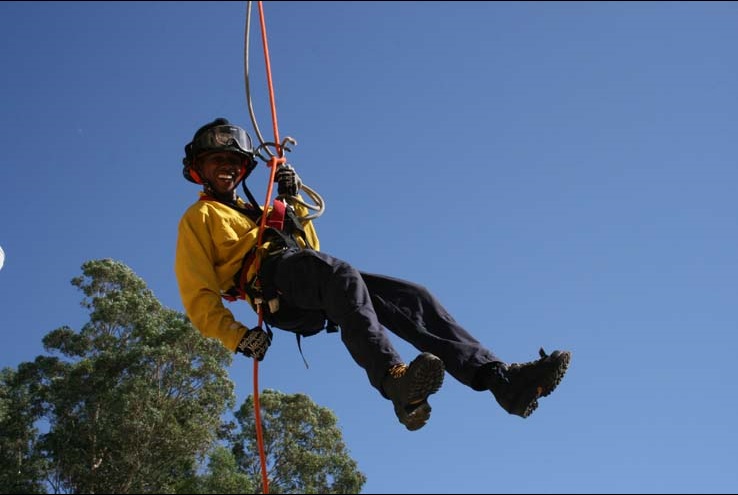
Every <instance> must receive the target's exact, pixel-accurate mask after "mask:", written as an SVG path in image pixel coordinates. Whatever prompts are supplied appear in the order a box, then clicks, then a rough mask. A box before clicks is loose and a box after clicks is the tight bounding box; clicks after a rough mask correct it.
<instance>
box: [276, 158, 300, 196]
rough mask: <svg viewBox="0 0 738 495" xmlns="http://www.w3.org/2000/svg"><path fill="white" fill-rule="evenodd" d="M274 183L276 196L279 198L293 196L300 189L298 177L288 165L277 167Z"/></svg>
mask: <svg viewBox="0 0 738 495" xmlns="http://www.w3.org/2000/svg"><path fill="white" fill-rule="evenodd" d="M274 182H276V183H277V194H279V195H280V196H284V195H286V196H295V195H296V194H297V193H298V191H299V190H300V188H301V187H302V181H301V180H300V176H299V175H297V172H295V169H294V168H292V165H290V164H289V163H283V164H281V165H280V166H279V167H277V171H276V172H275V173H274Z"/></svg>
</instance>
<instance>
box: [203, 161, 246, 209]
mask: <svg viewBox="0 0 738 495" xmlns="http://www.w3.org/2000/svg"><path fill="white" fill-rule="evenodd" d="M197 169H198V172H199V174H200V177H201V178H202V181H203V183H204V184H205V188H206V192H208V193H209V194H212V195H214V196H215V197H217V198H219V199H225V200H228V201H232V200H234V199H236V187H237V186H238V182H239V181H240V179H241V176H242V174H243V172H244V171H245V170H246V169H245V161H244V157H243V156H241V155H239V154H238V153H234V152H232V151H216V152H214V153H208V154H205V155H202V156H199V157H198V158H197Z"/></svg>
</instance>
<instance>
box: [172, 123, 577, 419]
mask: <svg viewBox="0 0 738 495" xmlns="http://www.w3.org/2000/svg"><path fill="white" fill-rule="evenodd" d="M183 164H184V168H183V174H184V176H185V178H186V179H187V180H189V181H191V182H194V183H196V184H201V185H202V186H203V191H202V192H200V197H199V201H197V202H195V203H194V204H193V205H191V206H190V207H189V208H188V209H187V210H186V211H185V213H184V214H183V216H182V218H181V220H180V222H179V227H178V238H177V247H176V258H175V274H176V277H177V280H178V284H179V289H180V295H181V298H182V302H183V305H184V308H185V312H186V314H187V316H188V317H189V318H190V320H191V321H192V323H193V324H194V326H195V327H196V328H197V329H198V330H199V331H200V332H201V333H202V334H203V335H205V336H207V337H213V338H216V339H218V340H220V342H221V343H222V344H223V345H224V346H226V347H227V348H228V349H230V350H232V351H234V352H236V353H242V354H244V355H245V356H247V357H252V358H255V359H258V360H262V359H263V358H264V356H265V354H266V351H267V349H268V347H269V345H270V343H271V339H272V332H271V329H270V325H271V326H273V327H276V328H279V329H282V330H286V331H289V332H294V333H296V334H297V335H298V336H308V335H314V334H315V333H318V332H320V331H321V330H323V329H329V330H330V329H336V327H337V328H338V329H340V335H341V339H342V341H343V343H344V345H345V346H346V348H347V349H348V351H349V353H350V354H351V356H352V358H353V359H354V360H355V361H356V363H357V364H358V365H359V366H360V367H362V368H363V369H364V370H365V371H366V374H367V376H368V378H369V382H370V384H371V385H372V386H373V387H374V388H376V389H377V390H378V391H379V393H380V394H381V395H382V396H383V397H384V398H386V399H388V400H390V401H391V402H392V403H393V406H394V410H395V413H396V415H397V417H398V419H399V420H400V423H402V424H403V425H404V426H405V427H406V428H407V429H408V430H417V429H419V428H421V427H423V426H424V425H425V424H426V422H427V421H428V419H429V418H430V412H431V407H430V405H429V403H428V398H429V396H430V395H432V394H434V393H435V392H437V391H438V390H439V389H440V388H441V385H442V383H443V379H444V375H445V372H446V371H448V373H449V374H450V375H451V376H453V377H454V378H455V379H456V380H458V381H459V382H461V383H462V384H464V385H466V386H468V387H470V388H471V389H473V390H476V391H484V390H487V391H491V392H492V394H493V396H494V397H495V399H496V400H497V402H498V404H499V405H500V406H501V407H502V408H503V409H504V410H505V411H507V412H508V413H509V414H512V415H517V416H521V417H523V418H526V417H528V416H529V415H530V414H531V413H532V412H533V411H534V410H535V409H536V408H537V407H538V400H539V399H540V398H541V397H545V396H547V395H549V394H550V393H551V392H552V391H553V390H554V389H555V388H556V386H557V385H558V384H559V382H560V381H561V379H562V378H563V376H564V374H565V373H566V370H567V368H568V366H569V361H570V358H571V353H570V352H568V351H554V352H553V353H551V354H546V353H545V352H544V351H543V349H541V350H540V351H539V353H540V358H538V359H537V360H535V361H531V362H528V363H523V364H518V363H511V364H508V363H506V362H504V361H503V360H501V359H499V358H498V357H497V356H496V355H495V354H494V353H493V352H492V351H491V350H489V349H488V348H486V347H484V346H483V345H482V344H481V343H480V342H479V341H478V340H477V339H476V338H475V337H473V336H472V335H471V334H470V333H469V332H468V331H467V330H465V329H464V328H462V327H461V326H460V325H459V324H458V323H457V322H456V321H455V320H454V319H453V317H451V315H449V314H448V313H447V312H446V310H445V309H444V308H443V306H442V305H441V303H440V302H439V301H438V300H437V299H436V298H435V297H434V296H433V295H432V294H431V293H430V292H429V291H428V290H427V289H426V288H425V287H423V286H421V285H418V284H416V283H413V282H409V281H405V280H401V279H398V278H393V277H388V276H385V275H378V274H371V273H366V272H363V271H359V270H357V269H356V268H354V267H353V266H352V265H351V264H349V263H347V262H346V261H343V260H341V259H339V258H336V257H333V256H331V255H329V254H326V253H324V252H322V251H320V250H319V247H320V246H319V241H318V236H317V234H316V231H315V227H314V225H313V223H312V221H306V222H303V221H301V220H300V217H301V216H302V217H305V216H306V213H307V211H306V210H307V208H306V207H305V206H304V205H301V204H300V203H299V202H297V203H296V205H295V207H294V211H293V210H292V209H291V208H287V209H286V215H285V216H284V219H283V220H279V221H278V222H277V223H274V222H272V223H270V225H279V224H281V225H282V226H281V228H280V227H270V228H268V229H267V230H266V232H265V233H264V237H263V239H264V241H263V242H262V244H261V245H260V246H256V243H257V238H258V230H259V220H260V218H261V215H262V211H261V210H262V207H261V206H260V205H259V204H257V202H256V201H255V200H254V199H253V196H252V195H251V194H250V192H248V189H247V188H246V186H245V182H243V185H244V190H245V191H246V193H247V196H248V197H249V200H250V202H249V203H247V202H245V201H244V200H242V199H241V198H240V197H239V196H238V194H237V186H238V184H239V183H241V182H242V181H245V179H246V177H248V175H249V174H250V173H251V171H252V170H253V169H254V167H255V164H256V160H255V156H254V149H253V148H252V144H251V138H250V136H249V135H248V134H247V133H246V131H245V130H244V129H242V128H241V127H239V126H236V125H233V124H231V123H230V122H229V121H228V120H227V119H224V118H218V119H215V120H214V121H212V122H210V123H208V124H206V125H204V126H202V127H201V128H200V129H198V130H197V132H195V134H194V136H193V138H192V141H191V142H189V143H188V144H187V145H186V146H185V157H184V159H183ZM275 182H276V183H277V185H278V186H277V187H278V194H279V196H280V197H282V196H283V195H286V196H293V197H297V198H300V197H301V196H300V195H299V193H300V190H301V187H302V181H301V179H300V177H299V176H298V174H297V173H296V171H295V169H294V167H292V166H291V165H289V164H287V163H282V164H281V165H280V166H279V167H278V168H277V170H276V173H275ZM274 203H275V205H274V207H272V208H271V209H270V210H269V211H268V212H266V213H267V214H268V215H269V216H270V217H271V216H273V215H275V214H276V213H277V211H278V208H277V205H278V202H277V201H275V202H274ZM237 298H240V299H245V300H247V301H248V302H249V303H250V304H251V306H252V308H253V309H254V310H255V311H259V309H261V310H262V314H263V319H264V322H265V323H266V324H267V325H266V328H267V331H265V330H263V329H262V328H261V327H256V328H253V329H249V328H248V327H247V326H245V325H243V324H242V323H240V322H238V321H236V319H235V318H234V316H233V314H232V313H231V311H230V310H228V309H227V308H226V307H225V305H224V304H223V302H222V300H223V299H226V300H234V299H237ZM385 329H386V330H389V331H390V332H392V333H394V334H395V335H397V336H398V337H400V338H401V339H403V340H405V341H407V342H409V343H410V344H412V345H413V346H414V347H415V348H416V349H418V351H420V354H419V355H418V356H417V357H416V358H415V359H414V360H413V361H411V362H410V363H409V364H405V362H404V361H403V359H402V358H401V357H400V355H399V354H398V352H397V351H396V350H395V348H394V347H393V345H392V343H391V342H390V340H389V337H388V334H387V333H386V331H385ZM298 343H299V338H298Z"/></svg>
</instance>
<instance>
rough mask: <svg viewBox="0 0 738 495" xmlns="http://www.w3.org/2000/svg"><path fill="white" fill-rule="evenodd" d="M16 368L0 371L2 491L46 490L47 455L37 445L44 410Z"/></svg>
mask: <svg viewBox="0 0 738 495" xmlns="http://www.w3.org/2000/svg"><path fill="white" fill-rule="evenodd" d="M33 402H34V401H33V394H32V390H31V389H30V387H29V386H28V384H27V383H25V382H24V381H23V380H22V379H21V377H19V376H18V373H16V372H15V371H14V370H12V369H10V368H4V369H3V370H1V371H0V493H45V492H44V486H43V479H44V471H45V470H44V466H45V464H44V459H43V457H41V455H40V454H39V453H38V451H37V449H36V442H37V440H38V430H37V429H36V428H35V426H34V424H35V423H36V421H37V420H38V419H39V417H40V411H39V410H38V409H37V408H35V407H34V405H33Z"/></svg>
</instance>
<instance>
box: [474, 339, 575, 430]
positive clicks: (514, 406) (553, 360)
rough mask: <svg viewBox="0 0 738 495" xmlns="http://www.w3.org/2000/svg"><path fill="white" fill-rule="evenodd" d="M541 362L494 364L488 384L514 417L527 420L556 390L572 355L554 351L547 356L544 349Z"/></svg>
mask: <svg viewBox="0 0 738 495" xmlns="http://www.w3.org/2000/svg"><path fill="white" fill-rule="evenodd" d="M538 352H539V353H540V355H541V357H540V359H538V360H536V361H532V362H530V363H524V364H518V363H513V364H510V365H506V364H505V363H499V362H498V363H493V365H492V366H491V368H490V375H489V378H488V380H489V381H488V385H489V388H490V390H491V391H492V394H493V395H494V396H495V399H497V402H498V403H499V404H500V405H501V406H502V408H503V409H504V410H505V411H507V412H508V413H510V414H515V415H517V416H521V417H523V418H527V417H528V416H530V415H531V413H532V412H533V411H535V410H536V408H537V407H538V399H539V398H540V397H546V396H547V395H549V394H550V393H551V392H553V391H554V389H555V388H556V386H557V385H558V384H559V383H560V382H561V379H562V378H563V377H564V374H565V373H566V369H567V368H568V367H569V361H570V360H571V352H569V351H554V352H553V353H552V354H551V355H547V354H546V352H545V351H544V350H543V348H541V350H540V351H538Z"/></svg>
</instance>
